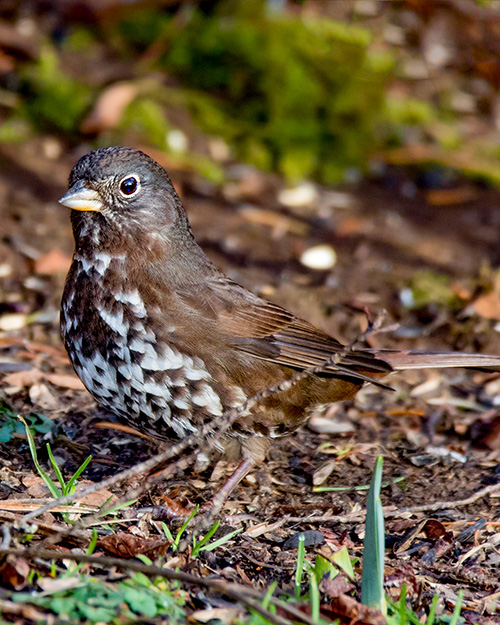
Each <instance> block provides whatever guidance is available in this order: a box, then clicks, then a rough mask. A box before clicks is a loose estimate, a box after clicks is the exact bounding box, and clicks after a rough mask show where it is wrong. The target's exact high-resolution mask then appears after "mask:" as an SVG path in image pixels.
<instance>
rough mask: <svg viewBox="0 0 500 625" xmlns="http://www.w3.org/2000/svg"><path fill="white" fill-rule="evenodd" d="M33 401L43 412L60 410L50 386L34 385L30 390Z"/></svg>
mask: <svg viewBox="0 0 500 625" xmlns="http://www.w3.org/2000/svg"><path fill="white" fill-rule="evenodd" d="M28 394H29V396H30V399H31V401H32V402H33V403H34V404H35V406H38V407H40V408H42V409H43V410H56V409H57V408H59V402H58V401H57V399H56V398H55V397H54V395H52V393H51V392H50V390H49V388H48V386H47V385H46V384H43V383H38V384H33V386H31V387H30V390H29V393H28Z"/></svg>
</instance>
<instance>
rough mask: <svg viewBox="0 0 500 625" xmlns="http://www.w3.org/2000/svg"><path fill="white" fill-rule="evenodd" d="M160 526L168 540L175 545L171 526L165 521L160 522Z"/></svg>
mask: <svg viewBox="0 0 500 625" xmlns="http://www.w3.org/2000/svg"><path fill="white" fill-rule="evenodd" d="M160 525H161V529H162V530H163V533H164V534H165V536H166V537H167V540H169V541H170V542H171V543H173V542H174V537H173V536H172V532H171V531H170V528H169V526H168V525H167V524H166V523H165V521H160Z"/></svg>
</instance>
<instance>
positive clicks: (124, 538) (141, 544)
mask: <svg viewBox="0 0 500 625" xmlns="http://www.w3.org/2000/svg"><path fill="white" fill-rule="evenodd" d="M169 545H170V542H169V541H168V540H164V539H160V540H154V539H151V538H143V537H141V536H134V535H133V534H130V533H128V532H118V534H112V535H109V536H105V537H104V538H103V539H102V540H100V541H99V546H100V547H102V548H103V549H104V550H105V551H108V552H109V553H112V554H113V555H116V556H119V557H121V558H134V557H135V556H136V555H138V554H140V553H141V554H144V555H147V556H150V557H157V556H159V555H164V554H165V553H166V551H167V549H168V547H169Z"/></svg>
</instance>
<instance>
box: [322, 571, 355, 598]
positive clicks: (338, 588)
mask: <svg viewBox="0 0 500 625" xmlns="http://www.w3.org/2000/svg"><path fill="white" fill-rule="evenodd" d="M353 588H354V585H353V584H351V583H350V582H348V581H347V580H346V578H345V577H344V576H343V575H337V576H336V577H334V578H333V579H331V577H330V576H329V575H325V576H324V577H323V579H322V580H321V582H320V584H319V589H320V590H321V592H324V593H325V595H327V596H328V597H330V598H331V599H335V598H336V597H338V596H340V595H342V594H344V593H346V592H349V591H350V590H352V589H353Z"/></svg>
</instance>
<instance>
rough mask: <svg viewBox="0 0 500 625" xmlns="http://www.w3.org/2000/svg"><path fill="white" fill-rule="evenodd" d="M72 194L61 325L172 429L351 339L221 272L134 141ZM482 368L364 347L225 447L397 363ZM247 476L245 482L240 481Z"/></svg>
mask: <svg viewBox="0 0 500 625" xmlns="http://www.w3.org/2000/svg"><path fill="white" fill-rule="evenodd" d="M69 185H70V189H69V191H68V193H66V195H65V196H64V197H63V198H61V200H60V201H61V203H62V204H64V205H66V206H68V207H70V208H72V209H73V210H72V214H71V220H72V224H73V232H74V236H75V244H76V246H75V254H74V257H73V263H72V265H71V269H70V272H69V274H68V278H67V281H66V287H65V290H64V295H63V300H62V308H61V329H62V335H63V339H64V343H65V345H66V348H67V350H68V353H69V356H70V358H71V361H72V363H73V365H74V367H75V370H76V372H77V374H78V375H79V376H80V378H81V379H82V381H83V383H84V384H85V386H86V387H87V388H88V390H89V391H90V392H91V393H92V395H93V396H94V397H95V399H96V400H97V402H98V403H100V404H102V405H103V406H105V407H106V408H108V409H109V410H111V411H112V412H114V413H116V414H117V415H118V416H119V417H120V418H122V419H124V420H125V421H127V422H128V423H130V424H132V425H134V426H135V427H137V428H139V429H141V430H143V431H145V432H149V433H151V434H152V435H153V436H156V437H158V438H162V439H176V438H181V437H184V436H186V435H188V434H189V433H190V432H192V431H194V430H196V429H197V428H198V427H199V426H201V425H202V424H205V423H210V422H213V421H214V419H217V417H218V416H220V415H221V414H222V413H223V412H224V411H225V410H227V409H229V408H232V407H235V406H237V405H239V404H241V403H242V401H244V400H245V399H246V398H248V397H250V396H252V395H253V394H254V393H256V392H257V391H259V390H262V389H263V388H266V387H268V386H270V385H273V384H276V383H278V382H280V381H282V380H286V379H289V378H290V377H291V376H292V375H293V374H294V372H296V371H300V370H303V369H305V368H307V367H311V366H317V365H320V364H321V363H322V362H324V361H325V360H326V359H328V357H329V356H330V355H331V354H333V353H336V352H337V353H338V352H339V350H341V349H342V345H341V344H340V343H339V342H338V341H336V340H335V339H334V338H332V337H330V336H328V335H327V334H325V333H324V332H322V331H320V330H318V329H316V328H315V327H314V326H312V325H311V324H309V323H308V322H307V321H304V320H302V319H299V318H298V317H296V316H295V315H293V314H292V313H290V312H289V311H287V310H285V309H283V308H281V307H279V306H277V305H275V304H272V303H270V302H267V301H266V300H264V299H262V298H260V297H257V296H256V295H254V294H253V293H251V292H250V291H248V290H246V289H245V288H243V287H242V286H240V285H238V284H236V283H234V282H233V281H231V280H230V279H229V278H227V277H226V276H225V275H224V274H222V273H221V272H220V271H219V270H218V269H217V268H216V267H215V266H214V265H213V264H212V263H211V262H210V260H209V259H208V258H207V256H206V255H205V254H204V252H203V251H202V250H201V248H200V247H199V246H198V245H197V243H196V242H195V240H194V237H193V235H192V232H191V228H190V226H189V222H188V220H187V216H186V213H185V211H184V209H183V207H182V204H181V202H180V199H179V197H178V195H177V193H176V192H175V189H174V188H173V186H172V183H171V181H170V179H169V177H168V175H167V173H166V172H165V170H164V169H163V168H162V167H160V165H158V163H156V162H155V161H153V160H152V159H151V158H149V157H148V156H147V155H145V154H143V153H142V152H139V151H137V150H133V149H131V148H121V147H114V148H103V149H99V150H96V151H94V152H90V153H89V154H87V155H86V156H84V157H83V158H82V159H80V161H78V163H77V164H76V165H75V167H74V169H73V171H72V172H71V176H70V181H69ZM448 366H452V367H457V366H460V367H462V366H464V367H478V368H492V369H495V370H500V357H497V356H484V355H480V354H460V353H441V352H412V351H409V352H398V351H394V350H386V351H384V350H370V349H359V350H356V351H354V352H352V353H350V354H349V355H347V356H345V357H344V358H343V359H342V362H341V363H340V364H338V365H331V366H329V367H328V368H326V369H325V371H324V373H323V374H321V375H316V376H310V377H307V378H305V379H303V380H302V381H301V382H300V383H299V384H298V385H297V386H295V387H293V388H292V389H290V390H289V391H286V392H284V393H280V394H277V395H274V396H271V397H269V398H267V399H266V400H264V401H263V402H262V403H261V404H260V405H259V406H257V407H256V408H254V409H252V410H251V411H250V412H249V414H247V415H244V416H243V417H242V418H241V419H239V420H238V421H237V422H236V423H235V424H234V425H233V427H232V428H231V430H230V431H229V432H228V435H227V437H226V439H225V440H224V441H223V444H222V447H223V448H225V447H227V448H229V447H231V448H232V449H233V450H234V449H235V448H236V450H237V451H238V453H239V454H240V455H241V456H242V458H243V460H245V461H246V462H245V465H244V469H243V470H242V471H241V472H240V473H241V474H238V479H240V478H241V477H242V475H243V474H244V472H245V470H248V469H249V468H250V467H251V466H252V464H253V463H255V462H258V461H261V460H262V459H263V458H264V456H265V453H266V451H267V449H268V447H269V444H270V442H271V441H272V438H273V437H278V436H282V435H285V434H288V433H290V432H292V431H293V430H294V429H296V428H297V427H298V426H299V425H301V424H302V423H303V422H304V421H305V420H306V419H307V416H308V414H309V413H310V412H311V411H312V410H314V408H315V407H316V406H318V405H321V404H327V403H332V402H336V401H340V400H344V399H349V398H352V397H353V396H354V395H355V394H356V392H357V391H358V390H359V389H360V388H361V386H362V385H363V384H364V383H365V382H367V381H375V383H377V380H378V379H379V378H381V377H383V376H384V375H386V374H387V373H389V372H391V371H392V370H393V369H408V368H426V367H448ZM233 485H234V484H233Z"/></svg>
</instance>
